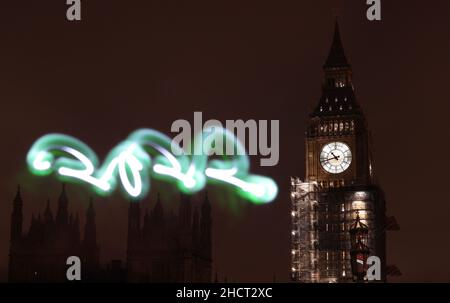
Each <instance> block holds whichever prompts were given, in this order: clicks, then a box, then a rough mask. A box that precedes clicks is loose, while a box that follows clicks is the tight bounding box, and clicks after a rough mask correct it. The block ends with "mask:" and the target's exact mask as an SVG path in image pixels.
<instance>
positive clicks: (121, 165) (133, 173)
mask: <svg viewBox="0 0 450 303" xmlns="http://www.w3.org/2000/svg"><path fill="white" fill-rule="evenodd" d="M205 137H209V138H208V140H210V141H211V140H212V141H214V140H215V139H220V142H223V141H224V142H226V143H232V144H234V147H235V149H236V150H238V151H241V153H237V155H235V156H232V157H226V156H223V157H222V158H221V159H209V157H208V156H207V155H209V154H210V149H208V148H206V150H205V147H203V149H204V150H203V153H201V154H200V155H192V156H188V155H186V153H184V151H183V149H182V148H181V147H180V146H178V145H176V144H174V143H173V142H172V140H171V139H170V138H169V137H168V136H166V135H164V134H163V133H160V132H158V131H155V130H152V129H139V130H136V131H134V132H133V133H131V134H130V135H129V136H128V138H127V139H126V140H125V141H122V142H121V143H119V144H118V145H117V146H116V147H114V148H113V149H112V150H111V151H110V152H109V153H108V155H107V156H106V158H105V161H104V162H103V164H102V165H100V162H99V160H98V157H97V155H96V154H95V152H94V151H93V150H92V149H91V148H90V147H89V146H88V145H86V144H85V143H83V142H82V141H80V140H78V139H76V138H74V137H71V136H67V135H63V134H48V135H45V136H43V137H41V138H39V139H38V140H37V141H36V142H35V143H34V144H33V146H32V147H31V149H30V151H29V152H28V155H27V164H28V168H29V170H30V171H31V172H32V173H33V174H35V175H38V176H47V175H51V174H56V175H57V177H58V178H59V179H60V180H62V181H64V182H67V181H80V182H85V183H88V184H90V185H91V186H92V188H93V189H94V190H95V192H97V193H98V194H100V195H110V194H112V193H113V192H114V191H115V190H116V188H117V186H118V182H119V180H120V184H121V187H122V189H123V191H124V192H125V193H126V194H127V195H129V196H130V197H132V198H135V199H142V198H143V197H145V196H146V195H147V194H148V192H149V190H150V178H151V177H153V178H155V179H160V180H165V181H169V182H173V183H175V185H176V186H177V187H178V189H179V190H180V191H182V192H183V193H186V194H193V193H196V192H198V191H200V190H201V189H203V188H204V187H205V186H206V184H207V183H218V184H228V185H230V186H233V187H234V188H235V189H236V193H237V194H238V195H239V196H241V197H242V198H244V199H246V200H248V201H250V202H252V203H255V204H263V203H268V202H271V201H273V200H274V199H275V197H276V196H277V193H278V188H277V185H276V184H275V182H274V181H273V180H272V179H270V178H268V177H264V176H259V175H251V174H249V169H250V161H249V159H248V156H247V155H246V153H245V148H244V147H243V145H242V143H241V142H240V141H239V140H238V139H237V138H236V137H235V136H234V134H232V133H231V132H229V131H228V130H227V129H217V128H216V129H214V131H211V129H206V130H205V131H203V132H202V133H199V134H197V135H196V136H195V138H194V144H201V145H200V146H203V138H205ZM218 142H219V140H218ZM188 148H191V147H188ZM209 148H210V147H209ZM174 149H175V151H176V153H175V154H177V156H175V155H174V154H173V153H172V152H171V151H174ZM242 151H244V152H242Z"/></svg>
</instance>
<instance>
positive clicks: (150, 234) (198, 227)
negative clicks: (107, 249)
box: [127, 195, 212, 282]
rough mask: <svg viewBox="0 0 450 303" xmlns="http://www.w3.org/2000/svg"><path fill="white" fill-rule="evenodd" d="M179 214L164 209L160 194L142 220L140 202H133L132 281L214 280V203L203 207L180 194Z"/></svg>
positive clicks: (130, 232)
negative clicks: (192, 203)
mask: <svg viewBox="0 0 450 303" xmlns="http://www.w3.org/2000/svg"><path fill="white" fill-rule="evenodd" d="M180 200H181V201H180V207H179V211H178V216H175V215H174V214H173V213H165V212H164V210H163V207H162V203H161V200H160V197H159V195H158V199H157V202H156V205H155V207H154V208H153V210H152V211H151V212H150V213H148V212H146V213H145V215H144V217H143V222H142V224H141V213H140V211H141V210H140V205H139V203H135V202H131V204H130V208H129V219H128V220H129V221H128V250H127V264H128V281H129V282H211V270H212V269H211V264H212V257H211V245H212V243H211V223H212V221H211V205H210V203H209V200H208V197H207V196H206V197H205V200H204V201H203V203H202V205H201V208H200V210H199V209H197V208H194V209H192V205H191V201H190V197H189V196H185V195H182V196H181V198H180Z"/></svg>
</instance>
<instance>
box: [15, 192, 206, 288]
mask: <svg viewBox="0 0 450 303" xmlns="http://www.w3.org/2000/svg"><path fill="white" fill-rule="evenodd" d="M22 208H23V201H22V198H21V194H20V189H19V190H18V191H17V194H16V197H15V199H14V202H13V211H12V215H11V235H10V252H9V281H10V282H65V281H67V278H66V271H67V269H68V267H69V266H68V265H66V260H67V258H68V257H69V256H78V257H79V258H80V260H81V275H82V281H84V282H211V267H212V256H211V245H212V243H211V242H212V236H211V224H212V221H211V205H210V203H209V201H208V198H207V196H206V197H205V200H204V201H203V203H202V204H201V207H200V211H199V210H198V209H197V208H194V209H193V207H192V204H191V201H190V198H189V196H184V195H182V196H181V201H180V206H179V214H178V216H175V215H174V214H173V213H168V214H167V213H165V212H164V210H163V207H162V203H161V201H160V199H159V196H158V200H157V202H156V205H155V207H154V208H153V210H152V211H151V212H150V213H148V212H146V213H145V215H144V216H142V214H141V209H140V203H137V202H130V206H129V212H128V240H127V262H126V265H125V266H123V265H122V263H121V261H119V260H116V261H112V262H111V263H110V264H108V265H106V266H101V265H100V262H99V247H98V244H97V233H96V225H95V211H94V207H93V203H92V201H91V202H90V205H89V208H88V209H87V211H86V223H85V226H84V235H83V238H82V239H81V238H80V223H79V222H80V221H79V218H78V215H76V216H74V215H72V214H69V199H68V197H67V195H66V191H65V187H63V190H62V192H61V195H60V196H59V199H58V209H57V211H56V215H55V216H53V214H52V211H51V208H50V203H49V202H48V204H47V207H46V209H45V212H44V214H43V215H42V216H41V215H38V216H37V217H36V216H34V215H33V217H32V219H31V224H30V228H29V231H28V232H27V233H25V232H23V230H22V226H23V211H22ZM141 221H142V222H141Z"/></svg>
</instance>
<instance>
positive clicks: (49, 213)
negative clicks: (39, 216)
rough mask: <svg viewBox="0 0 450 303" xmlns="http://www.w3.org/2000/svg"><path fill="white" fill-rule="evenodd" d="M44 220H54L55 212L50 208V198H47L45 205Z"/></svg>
mask: <svg viewBox="0 0 450 303" xmlns="http://www.w3.org/2000/svg"><path fill="white" fill-rule="evenodd" d="M44 220H45V222H47V223H48V222H51V221H53V214H52V210H51V209H50V199H47V206H46V207H45V211H44Z"/></svg>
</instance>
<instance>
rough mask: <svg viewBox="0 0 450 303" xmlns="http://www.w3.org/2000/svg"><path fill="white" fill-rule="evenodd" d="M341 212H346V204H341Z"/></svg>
mask: <svg viewBox="0 0 450 303" xmlns="http://www.w3.org/2000/svg"><path fill="white" fill-rule="evenodd" d="M341 211H345V204H344V203H342V204H341Z"/></svg>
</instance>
